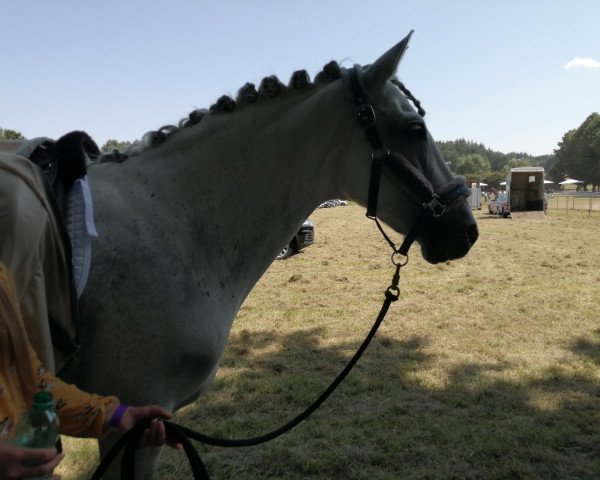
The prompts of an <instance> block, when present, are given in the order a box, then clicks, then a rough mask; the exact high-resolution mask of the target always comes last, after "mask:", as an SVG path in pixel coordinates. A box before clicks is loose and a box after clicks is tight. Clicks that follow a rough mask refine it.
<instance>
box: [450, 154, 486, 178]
mask: <svg viewBox="0 0 600 480" xmlns="http://www.w3.org/2000/svg"><path fill="white" fill-rule="evenodd" d="M453 167H454V168H453V170H454V171H455V172H456V173H458V174H459V175H465V176H466V177H468V178H471V179H474V180H481V179H482V178H483V176H484V175H485V174H487V173H488V172H489V171H490V170H491V167H490V162H489V161H488V159H487V158H486V157H485V155H482V154H480V153H472V154H470V155H463V156H461V157H458V159H457V161H456V164H455V165H454V166H453Z"/></svg>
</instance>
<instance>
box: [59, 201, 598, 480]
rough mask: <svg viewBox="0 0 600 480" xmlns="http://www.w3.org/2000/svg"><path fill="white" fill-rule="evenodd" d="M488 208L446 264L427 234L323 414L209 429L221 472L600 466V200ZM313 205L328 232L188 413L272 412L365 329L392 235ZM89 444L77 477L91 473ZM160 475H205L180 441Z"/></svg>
mask: <svg viewBox="0 0 600 480" xmlns="http://www.w3.org/2000/svg"><path fill="white" fill-rule="evenodd" d="M475 214H476V216H477V218H478V225H479V228H480V240H479V242H478V243H477V244H476V245H475V247H474V248H473V249H472V252H471V253H470V254H469V255H468V256H467V257H466V258H465V259H462V260H458V261H452V262H448V263H444V264H440V265H430V264H427V263H426V262H424V261H423V260H422V259H421V258H420V255H419V253H418V248H415V247H413V251H412V253H411V259H410V262H409V264H408V265H407V266H406V267H405V268H404V269H403V271H402V279H401V291H402V293H401V299H400V300H399V301H398V302H396V303H395V304H393V305H392V307H391V309H390V312H389V314H388V317H387V318H386V320H385V322H384V324H383V325H382V327H381V329H380V332H379V333H378V335H377V336H376V338H375V340H374V341H373V344H372V345H371V347H370V348H369V349H368V350H367V352H366V354H365V356H364V357H363V359H362V360H361V361H360V362H359V364H358V365H357V367H356V370H355V371H354V372H352V373H351V374H350V375H349V377H348V379H347V380H346V381H345V382H344V383H343V384H342V385H341V386H340V388H339V390H338V391H336V392H335V393H334V394H333V396H332V397H331V398H330V399H329V400H328V401H327V402H326V403H325V405H324V406H323V407H322V408H321V409H320V410H318V411H317V412H315V414H314V415H313V416H312V417H311V418H310V419H309V420H308V421H307V422H305V423H303V424H301V425H300V426H298V427H297V428H296V429H295V430H293V431H292V432H290V433H288V434H287V435H285V436H283V437H281V438H279V439H278V440H276V441H273V442H271V443H269V444H266V445H262V446H258V447H252V448H248V449H220V448H216V447H204V446H199V450H200V452H201V455H202V458H203V459H204V460H205V463H206V465H207V468H208V470H209V472H210V474H211V478H212V479H213V480H219V479H231V478H235V479H237V480H245V479H248V480H249V479H259V478H260V479H262V478H275V479H298V480H300V479H323V480H324V479H334V478H335V479H338V478H343V479H346V478H348V479H369V480H372V479H398V478H403V479H593V478H600V322H599V321H598V320H599V319H600V302H598V299H599V298H600V272H599V271H598V265H600V249H599V248H598V247H599V245H600V244H599V240H598V238H599V234H600V215H597V214H594V213H592V215H591V216H588V213H587V212H577V211H571V212H569V213H568V215H567V213H566V212H562V211H559V210H556V211H554V210H552V209H551V210H550V213H549V215H548V217H547V218H546V220H544V221H536V220H511V219H502V218H499V217H495V216H490V215H487V214H485V213H483V212H476V213H475ZM311 218H312V219H313V220H314V222H315V228H316V243H315V245H313V246H311V247H309V248H307V249H306V250H304V251H302V252H300V253H299V254H298V255H296V256H294V257H292V258H290V259H288V260H285V261H280V262H275V263H274V264H273V265H272V267H271V268H270V269H269V271H268V272H267V273H266V275H265V276H264V277H263V279H262V280H261V281H260V282H259V284H258V285H257V287H256V288H255V290H254V291H253V292H252V294H251V295H250V297H249V298H248V299H247V301H246V302H245V304H244V306H243V307H242V309H241V311H240V313H239V315H238V318H237V320H236V322H235V325H234V329H233V331H232V335H231V337H230V342H229V345H228V348H227V350H226V353H225V355H224V357H223V360H222V362H221V368H220V371H219V374H218V377H217V381H216V385H215V388H214V389H213V390H212V391H211V392H210V393H208V394H207V395H206V396H204V397H203V398H202V399H201V400H200V401H198V402H197V403H196V404H194V405H191V406H189V407H187V408H185V409H184V410H183V411H181V412H179V413H178V415H177V421H178V422H179V423H182V424H184V425H186V426H189V427H192V428H195V429H197V430H199V431H201V432H203V433H206V434H214V435H218V436H225V437H231V438H233V437H236V438H238V437H239V438H243V437H250V436H255V435H258V434H262V433H265V432H267V431H269V430H271V429H274V428H276V427H278V426H280V425H281V424H283V423H285V422H286V421H287V420H289V419H290V418H292V417H293V416H295V415H296V414H298V413H299V412H300V411H301V410H302V409H303V408H304V407H306V406H307V405H308V404H309V403H310V402H311V401H312V400H313V399H314V398H315V397H316V396H318V395H319V394H320V393H321V391H322V389H324V388H325V387H326V386H327V385H328V384H329V382H330V381H331V379H332V378H333V377H334V376H335V375H336V374H337V372H338V371H339V370H340V369H341V368H343V366H344V364H345V362H346V361H347V360H348V359H349V358H350V356H351V355H352V354H353V353H354V351H355V350H356V348H357V347H358V345H359V344H360V342H361V341H362V339H363V338H364V336H365V334H366V333H367V331H368V330H369V328H370V326H371V324H372V321H373V320H374V318H375V316H376V314H377V312H378V310H379V308H380V305H381V302H382V301H383V291H384V290H385V288H386V287H387V285H388V284H389V283H390V280H391V276H392V273H393V269H392V266H391V264H390V263H389V250H388V247H387V245H386V244H385V243H384V242H383V240H382V239H381V238H380V236H379V233H378V232H377V230H376V228H375V226H374V225H373V224H372V222H370V221H369V220H367V219H365V218H364V211H363V209H361V208H359V207H358V206H354V205H351V206H348V207H337V208H334V209H322V210H318V211H316V212H315V213H314V214H313V215H312V216H311ZM82 443H83V442H82ZM79 445H80V443H79V442H78V441H73V442H69V443H68V444H67V451H68V452H69V451H70V452H71V454H70V455H69V458H74V457H76V455H75V452H77V451H78V449H79V448H80V447H79ZM85 461H87V462H88V468H87V469H86V466H85V465H78V466H73V467H71V466H70V464H68V463H67V464H66V465H65V468H64V469H63V472H62V474H63V478H64V479H67V480H69V479H76V478H86V476H87V474H86V471H87V470H89V467H90V464H93V463H94V461H95V460H94V456H93V453H92V454H90V455H89V456H88V458H87V459H86V460H85ZM84 463H85V462H84ZM92 466H93V465H92ZM159 478H161V479H182V478H184V479H185V478H192V477H191V472H190V470H189V467H188V466H187V464H186V462H185V459H184V457H183V456H182V455H181V454H180V453H178V452H175V451H172V450H170V449H169V450H167V451H166V452H165V454H164V455H163V462H162V465H161V467H160V470H159Z"/></svg>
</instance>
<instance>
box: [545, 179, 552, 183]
mask: <svg viewBox="0 0 600 480" xmlns="http://www.w3.org/2000/svg"><path fill="white" fill-rule="evenodd" d="M544 183H554V182H553V181H552V180H544Z"/></svg>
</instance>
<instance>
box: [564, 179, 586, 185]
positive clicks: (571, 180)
mask: <svg viewBox="0 0 600 480" xmlns="http://www.w3.org/2000/svg"><path fill="white" fill-rule="evenodd" d="M573 183H583V181H581V180H575V179H573V178H567V179H566V180H565V181H564V182H558V184H559V185H572V184H573Z"/></svg>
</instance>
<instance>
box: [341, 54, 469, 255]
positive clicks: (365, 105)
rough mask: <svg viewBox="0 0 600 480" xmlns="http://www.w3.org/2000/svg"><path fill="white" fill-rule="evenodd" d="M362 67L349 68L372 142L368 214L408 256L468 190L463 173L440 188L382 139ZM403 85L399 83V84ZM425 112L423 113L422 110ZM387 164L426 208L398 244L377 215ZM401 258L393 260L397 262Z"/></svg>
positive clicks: (359, 111) (359, 110) (359, 113)
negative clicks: (421, 234)
mask: <svg viewBox="0 0 600 480" xmlns="http://www.w3.org/2000/svg"><path fill="white" fill-rule="evenodd" d="M360 68H361V67H360V66H359V65H355V66H354V68H351V69H346V73H347V75H348V80H349V81H350V88H351V90H352V95H353V97H354V103H355V105H356V116H357V118H358V121H359V124H360V126H361V127H362V129H363V130H364V132H365V134H366V136H367V140H368V142H369V144H370V146H371V178H370V180H369V196H368V200H367V213H366V215H367V217H368V218H370V219H372V220H374V221H375V223H376V224H377V227H378V228H379V231H380V232H381V233H382V235H383V237H384V238H385V240H386V241H387V242H388V244H389V245H390V246H391V247H392V249H393V250H394V254H393V256H396V255H397V254H399V255H402V256H404V257H407V258H406V260H405V261H404V263H406V261H407V260H408V250H409V248H410V246H411V245H412V244H413V242H414V241H415V240H416V238H417V236H418V235H419V232H420V231H421V229H422V228H423V226H424V224H425V223H426V222H428V221H430V220H431V219H433V218H435V217H439V216H441V215H443V214H444V213H445V212H446V210H447V209H448V208H449V207H450V205H452V204H453V203H454V202H455V201H456V200H458V199H459V198H461V197H467V196H468V195H469V190H468V189H467V186H466V185H465V182H464V179H463V178H462V177H456V178H454V179H453V180H451V181H450V182H449V183H448V184H446V185H445V186H444V187H442V188H441V189H439V190H438V191H437V192H436V191H435V189H434V188H433V185H432V184H431V182H430V181H429V180H427V178H425V176H424V175H423V174H422V173H421V172H420V171H419V170H418V169H417V168H415V167H414V166H413V165H412V164H411V163H410V162H409V161H408V160H407V159H406V158H405V157H404V156H403V155H402V154H400V153H399V152H392V151H390V150H389V149H388V148H386V147H385V145H384V144H383V142H382V141H381V137H380V135H379V131H378V130H377V117H376V115H375V109H374V108H373V105H372V104H371V103H370V102H369V99H368V97H367V95H366V93H365V92H364V90H363V88H362V87H361V85H360V80H359V75H358V71H359V69H360ZM399 88H400V87H399ZM420 113H421V110H420ZM421 115H422V113H421ZM384 168H386V169H387V170H389V171H390V172H391V173H392V174H394V175H395V176H396V177H398V178H399V179H400V181H401V182H402V183H403V184H404V185H406V186H407V187H408V188H409V189H410V190H411V191H412V193H413V194H414V195H415V196H416V197H417V199H418V200H419V202H420V203H421V206H422V208H423V210H422V213H421V215H420V216H419V218H418V220H417V221H416V222H415V224H414V225H413V227H412V228H411V229H410V231H409V232H408V234H407V235H406V236H405V237H404V241H403V242H402V244H401V245H400V247H399V248H396V244H395V243H394V242H392V240H390V238H389V236H388V235H387V234H386V233H385V232H384V230H383V228H382V226H381V224H380V222H379V220H378V218H377V202H378V199H379V185H380V183H381V173H382V171H383V169H384ZM397 261H398V260H394V263H397Z"/></svg>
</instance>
